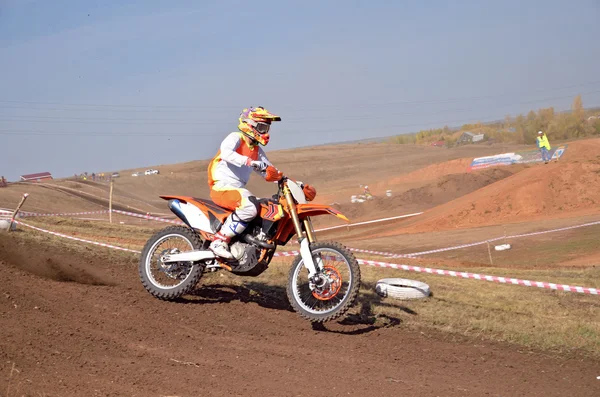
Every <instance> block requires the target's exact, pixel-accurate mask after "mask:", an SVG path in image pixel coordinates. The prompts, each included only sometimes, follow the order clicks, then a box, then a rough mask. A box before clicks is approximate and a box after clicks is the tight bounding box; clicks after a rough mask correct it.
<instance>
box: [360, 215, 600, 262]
mask: <svg viewBox="0 0 600 397" xmlns="http://www.w3.org/2000/svg"><path fill="white" fill-rule="evenodd" d="M594 225H600V221H595V222H589V223H584V224H582V225H575V226H567V227H561V228H559V229H551V230H543V231H541V232H532V233H523V234H515V235H512V236H502V237H495V238H492V239H489V240H483V241H478V242H475V243H468V244H462V245H456V246H454V247H446V248H439V249H434V250H429V251H421V252H413V253H410V254H394V253H391V252H382V251H371V250H364V249H359V248H350V250H351V251H354V252H362V253H366V254H374V255H381V256H387V257H389V258H414V257H415V256H421V255H427V254H434V253H438V252H445V251H453V250H457V249H461V248H468V247H475V246H477V245H482V244H487V243H492V242H494V241H499V240H504V239H513V238H520V237H529V236H537V235H540V234H546V233H556V232H562V231H565V230H572V229H578V228H581V227H588V226H594Z"/></svg>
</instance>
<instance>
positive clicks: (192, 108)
mask: <svg viewBox="0 0 600 397" xmlns="http://www.w3.org/2000/svg"><path fill="white" fill-rule="evenodd" d="M596 84H600V81H593V82H587V83H580V84H572V85H568V86H562V87H553V88H545V89H540V90H533V91H530V92H535V93H537V92H548V91H559V90H564V89H569V88H576V87H584V86H590V85H596ZM518 95H523V93H501V94H493V95H484V96H472V97H458V98H446V99H435V100H434V99H428V100H419V101H393V102H383V103H371V104H354V105H352V104H343V105H333V104H332V105H320V106H318V107H316V108H310V107H309V108H303V107H298V106H294V107H292V108H293V109H299V110H318V109H323V108H342V107H348V106H353V107H358V108H368V107H381V106H393V105H423V104H446V103H453V102H463V101H471V100H482V99H490V98H497V97H504V96H518ZM0 103H9V104H26V105H50V106H71V107H90V108H93V107H102V108H131V109H134V108H139V109H154V110H121V112H157V111H158V110H157V109H172V110H167V111H166V112H192V111H196V110H198V109H223V110H226V109H235V110H241V109H240V108H239V107H238V106H229V105H228V106H190V105H117V104H90V103H61V102H37V101H15V100H0ZM4 108H6V109H31V110H53V111H73V110H79V111H83V109H68V108H44V107H43V108H37V107H24V106H5V107H4ZM283 108H285V107H283ZM177 109H179V110H177ZM183 109H188V110H183ZM85 111H111V112H116V111H119V110H114V109H107V110H105V109H86V110H85ZM158 112H160V111H158Z"/></svg>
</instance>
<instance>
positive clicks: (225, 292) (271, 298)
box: [180, 282, 293, 312]
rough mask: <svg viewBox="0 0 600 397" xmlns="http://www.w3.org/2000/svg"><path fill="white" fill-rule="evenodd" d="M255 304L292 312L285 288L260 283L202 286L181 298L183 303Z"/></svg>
mask: <svg viewBox="0 0 600 397" xmlns="http://www.w3.org/2000/svg"><path fill="white" fill-rule="evenodd" d="M231 301H240V302H242V303H256V304H258V305H259V306H261V307H264V308H266V309H275V310H285V311H288V312H291V311H293V309H292V307H291V306H290V304H289V302H288V300H287V296H286V293H285V288H283V287H279V286H273V285H267V284H261V283H256V282H252V283H246V284H245V285H223V284H212V285H203V286H202V287H200V288H198V289H196V290H194V291H192V293H191V294H189V295H188V296H187V297H185V298H182V299H181V300H180V302H183V303H202V304H210V303H229V302H231Z"/></svg>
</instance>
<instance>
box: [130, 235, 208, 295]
mask: <svg viewBox="0 0 600 397" xmlns="http://www.w3.org/2000/svg"><path fill="white" fill-rule="evenodd" d="M201 248H202V240H201V239H200V237H199V236H198V234H196V233H195V232H194V231H193V230H191V229H189V228H187V227H184V226H169V227H167V228H165V229H162V230H160V231H158V232H157V233H156V234H154V235H153V236H152V237H150V239H149V240H148V242H146V245H145V246H144V249H143V250H142V255H141V257H140V263H139V266H138V271H139V275H140V279H141V281H142V284H143V285H144V288H145V289H146V291H148V292H149V293H150V294H152V296H154V297H156V298H158V299H162V300H174V299H178V298H180V297H182V296H183V295H185V294H187V293H189V292H191V291H192V290H193V289H194V287H195V286H196V284H198V281H200V278H201V277H202V273H203V272H204V268H205V266H206V265H205V264H204V263H203V262H174V263H163V262H162V261H161V260H160V258H161V256H163V255H164V254H167V253H171V254H174V253H179V252H184V251H191V250H198V249H201ZM167 282H170V283H167Z"/></svg>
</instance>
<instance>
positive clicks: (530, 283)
mask: <svg viewBox="0 0 600 397" xmlns="http://www.w3.org/2000/svg"><path fill="white" fill-rule="evenodd" d="M358 263H360V264H362V265H369V266H378V267H386V268H392V269H401V270H408V271H413V272H420V273H429V274H437V275H441V276H452V277H460V278H469V279H473V280H481V281H492V282H497V283H502V284H512V285H523V286H526V287H538V288H546V289H554V290H562V291H567V292H579V293H580V294H591V295H600V290H599V289H598V288H588V287H578V286H571V285H565V284H556V283H548V282H544V281H530V280H519V279H517V278H508V277H499V276H488V275H485V274H477V273H467V272H455V271H452V270H443V269H431V268H428V267H419V266H409V265H398V264H395V263H386V262H377V261H368V260H364V259H359V260H358Z"/></svg>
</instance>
